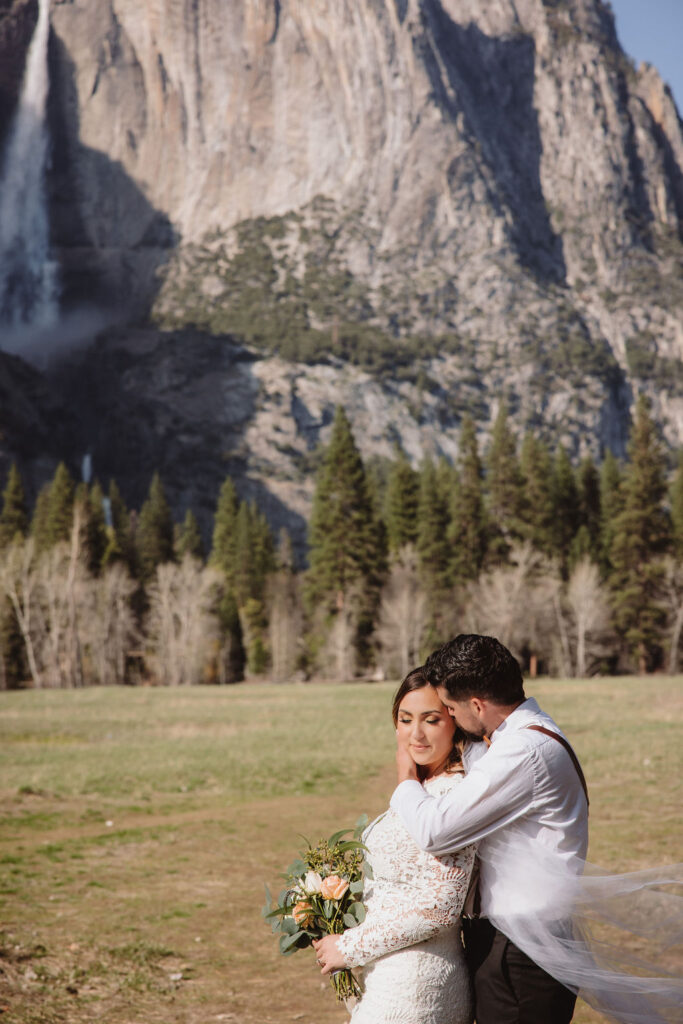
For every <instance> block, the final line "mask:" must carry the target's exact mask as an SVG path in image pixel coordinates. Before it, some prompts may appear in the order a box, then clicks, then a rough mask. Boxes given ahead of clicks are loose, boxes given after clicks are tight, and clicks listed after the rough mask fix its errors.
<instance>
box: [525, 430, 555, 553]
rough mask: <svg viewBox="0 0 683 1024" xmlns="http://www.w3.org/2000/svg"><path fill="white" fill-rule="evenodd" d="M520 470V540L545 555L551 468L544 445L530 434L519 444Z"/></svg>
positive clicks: (549, 546) (548, 541) (550, 529)
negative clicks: (520, 445) (520, 446)
mask: <svg viewBox="0 0 683 1024" xmlns="http://www.w3.org/2000/svg"><path fill="white" fill-rule="evenodd" d="M520 469H521V475H522V486H523V489H524V501H523V503H522V508H521V512H520V519H521V520H522V522H523V524H524V525H523V527H522V536H523V537H524V538H525V539H526V540H529V541H531V543H532V544H533V546H534V547H535V548H536V549H537V550H538V551H542V552H543V554H546V555H547V554H550V552H551V551H552V548H553V528H554V509H553V464H552V459H551V457H550V452H549V451H548V447H547V445H546V444H544V442H543V441H541V440H539V439H537V438H536V437H534V435H533V434H532V433H531V432H530V431H528V432H527V433H526V434H525V435H524V440H523V442H522V452H521V457H520Z"/></svg>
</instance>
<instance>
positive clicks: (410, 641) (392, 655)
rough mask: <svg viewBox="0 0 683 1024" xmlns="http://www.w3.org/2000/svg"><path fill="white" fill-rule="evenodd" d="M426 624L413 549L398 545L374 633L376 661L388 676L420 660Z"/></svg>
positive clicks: (416, 561) (425, 600)
mask: <svg viewBox="0 0 683 1024" xmlns="http://www.w3.org/2000/svg"><path fill="white" fill-rule="evenodd" d="M426 625H427V599H426V595H425V594H424V592H423V591H422V589H421V587H420V580H419V575H418V559H417V552H416V550H415V548H414V546H413V545H411V544H407V545H406V546H405V547H403V548H401V550H400V551H399V553H398V554H397V556H396V557H395V559H394V560H393V561H392V564H391V567H390V569H389V577H388V579H387V582H386V583H385V585H384V588H383V590H382V596H381V601H380V609H379V621H378V624H377V629H376V631H375V636H376V638H377V640H378V642H379V662H380V665H381V667H382V668H383V669H384V672H385V673H386V674H387V675H388V676H400V677H401V678H403V677H404V676H405V675H407V674H408V672H409V671H410V669H411V668H413V667H414V666H415V665H417V664H418V662H419V660H420V649H421V647H422V641H423V638H424V633H425V628H426Z"/></svg>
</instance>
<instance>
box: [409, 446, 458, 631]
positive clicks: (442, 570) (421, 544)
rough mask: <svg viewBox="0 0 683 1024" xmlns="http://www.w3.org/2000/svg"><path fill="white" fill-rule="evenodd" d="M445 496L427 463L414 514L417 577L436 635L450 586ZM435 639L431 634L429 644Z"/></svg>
mask: <svg viewBox="0 0 683 1024" xmlns="http://www.w3.org/2000/svg"><path fill="white" fill-rule="evenodd" d="M449 497H450V496H449V495H448V494H443V493H442V491H441V490H440V489H439V485H438V476H437V471H436V468H435V466H434V463H433V462H431V461H430V460H427V461H426V462H425V463H424V465H423V467H422V470H421V473H420V501H419V505H418V511H417V524H418V532H417V554H418V574H419V577H420V583H421V585H422V589H423V590H424V592H425V594H426V596H427V604H428V608H429V614H430V618H431V620H432V621H431V625H432V630H433V631H437V632H438V628H439V622H440V620H441V618H442V616H443V610H444V603H445V599H446V595H447V594H448V591H449V589H450V586H451V582H452V577H451V547H450V544H449V541H448V524H449V517H448V502H449ZM435 638H436V632H433V634H432V636H430V637H429V640H430V641H431V640H432V639H435Z"/></svg>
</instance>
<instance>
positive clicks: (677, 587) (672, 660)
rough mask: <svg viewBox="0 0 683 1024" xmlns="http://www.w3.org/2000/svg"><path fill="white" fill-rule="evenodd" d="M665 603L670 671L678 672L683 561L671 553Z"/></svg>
mask: <svg viewBox="0 0 683 1024" xmlns="http://www.w3.org/2000/svg"><path fill="white" fill-rule="evenodd" d="M664 568H665V573H664V604H665V607H666V610H667V615H668V621H669V629H670V639H669V672H670V673H671V675H675V674H676V673H677V672H678V665H679V654H680V646H681V634H682V633H683V563H681V562H678V561H676V559H675V558H672V557H671V556H670V555H669V556H668V557H667V558H666V559H665V562H664Z"/></svg>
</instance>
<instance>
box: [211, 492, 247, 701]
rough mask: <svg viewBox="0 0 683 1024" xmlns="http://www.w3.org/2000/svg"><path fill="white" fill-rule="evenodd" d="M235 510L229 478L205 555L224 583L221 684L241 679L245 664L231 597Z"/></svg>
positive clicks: (234, 599) (220, 611) (220, 615)
mask: <svg viewBox="0 0 683 1024" xmlns="http://www.w3.org/2000/svg"><path fill="white" fill-rule="evenodd" d="M238 508H239V502H238V499H237V493H236V491H235V486H234V484H233V482H232V480H231V479H230V477H226V478H225V480H224V481H223V484H222V485H221V489H220V492H219V495H218V501H217V503H216V513H215V517H214V527H213V538H212V545H211V553H210V555H209V564H210V565H212V566H214V567H215V568H216V569H218V570H219V571H220V572H221V573H222V575H223V579H224V584H223V594H222V597H221V600H220V604H219V607H218V618H219V623H220V629H221V635H222V638H223V645H222V665H221V676H222V678H223V680H224V682H236V681H237V680H239V679H242V678H243V675H244V667H245V665H246V661H247V655H246V651H245V637H244V635H243V632H242V624H241V622H240V616H239V608H238V603H237V595H236V593H235V577H236V560H237V557H236V556H237V512H238Z"/></svg>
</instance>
